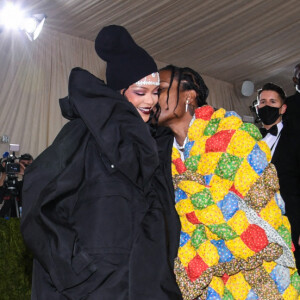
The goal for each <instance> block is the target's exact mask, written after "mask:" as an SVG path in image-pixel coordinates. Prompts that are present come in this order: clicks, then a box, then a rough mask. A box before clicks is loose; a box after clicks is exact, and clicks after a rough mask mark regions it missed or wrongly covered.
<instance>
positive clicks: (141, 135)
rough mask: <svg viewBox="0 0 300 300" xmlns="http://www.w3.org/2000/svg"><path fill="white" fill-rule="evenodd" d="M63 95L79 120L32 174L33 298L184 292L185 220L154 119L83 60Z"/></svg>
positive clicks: (29, 240) (27, 205) (26, 206)
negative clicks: (179, 274) (149, 121)
mask: <svg viewBox="0 0 300 300" xmlns="http://www.w3.org/2000/svg"><path fill="white" fill-rule="evenodd" d="M60 104H61V109H62V113H63V115H64V116H65V117H66V118H68V119H70V120H71V121H70V122H68V123H67V124H66V125H65V126H64V127H63V129H62V130H61V132H60V133H59V134H58V136H57V137H56V139H55V141H54V142H53V144H52V145H51V146H50V147H49V148H47V149H46V150H45V151H44V152H43V153H42V154H41V155H40V156H39V157H38V158H37V159H36V160H35V161H34V162H33V164H32V165H31V166H30V167H29V168H27V170H26V174H25V180H24V187H23V217H22V220H21V230H22V234H23V237H24V240H25V242H26V244H27V245H28V246H29V248H30V249H31V250H32V252H33V254H34V257H35V260H34V271H33V290H32V299H34V300H50V299H51V300H63V299H72V300H79V299H87V300H96V299H97V300H102V299H103V300H110V299H112V300H116V299H120V300H122V299H132V300H135V299H139V300H147V299H149V300H150V299H151V300H154V299H181V295H180V292H179V289H178V287H177V284H176V282H175V276H174V274H173V260H174V258H175V257H176V254H177V248H178V243H179V231H180V224H179V220H178V216H177V213H176V211H175V208H174V203H173V202H172V200H171V199H172V198H173V197H172V195H170V191H169V189H168V188H166V184H165V181H164V176H163V175H162V174H161V172H160V169H159V168H158V165H159V163H158V155H157V148H156V144H155V142H154V140H153V139H152V137H151V135H150V133H149V130H148V127H147V125H146V124H145V123H144V122H143V120H142V118H141V117H140V116H139V114H138V112H137V110H136V109H135V108H134V106H133V105H132V104H131V103H129V102H128V101H127V100H126V99H125V98H124V97H123V96H122V95H120V94H119V93H116V92H115V91H113V90H111V89H109V88H108V87H107V86H105V84H104V83H103V82H102V81H101V80H99V79H98V78H96V77H95V76H93V75H92V74H90V73H89V72H87V71H85V70H82V69H80V68H75V69H73V70H72V72H71V74H70V79H69V96H68V97H67V98H64V99H62V100H61V103H60Z"/></svg>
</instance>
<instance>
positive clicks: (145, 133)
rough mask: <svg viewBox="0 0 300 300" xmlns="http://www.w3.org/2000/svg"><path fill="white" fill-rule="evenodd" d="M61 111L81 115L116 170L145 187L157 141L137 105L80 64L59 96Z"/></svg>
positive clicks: (154, 165) (155, 159) (155, 164)
mask: <svg viewBox="0 0 300 300" xmlns="http://www.w3.org/2000/svg"><path fill="white" fill-rule="evenodd" d="M60 106H61V110H62V115H63V116H64V117H65V118H67V119H69V120H72V119H77V118H80V119H82V121H83V122H84V123H85V125H86V127H87V128H88V130H89V131H90V133H91V134H92V136H93V137H94V139H95V141H96V143H97V145H98V147H99V151H100V152H101V154H104V155H105V156H106V157H107V158H108V160H109V161H110V163H111V165H113V166H114V168H115V169H116V170H119V171H121V172H122V173H123V174H124V175H125V176H126V177H128V178H129V179H130V180H131V181H132V182H133V183H135V184H137V185H138V186H139V187H141V188H144V187H145V186H146V185H147V183H148V181H149V179H150V178H151V177H152V175H153V173H154V171H155V169H156V168H157V167H158V155H157V149H156V143H155V141H154V139H153V138H152V137H151V134H150V130H149V128H148V126H147V124H145V122H144V121H143V119H142V118H141V117H140V115H139V113H138V112H137V110H136V108H135V107H134V106H133V105H132V104H131V103H130V102H129V101H128V100H127V99H126V98H125V97H124V96H122V95H121V94H119V93H118V92H116V91H114V90H112V89H110V88H108V87H107V86H106V85H105V84H104V82H103V81H102V80H100V79H99V78H97V77H95V76H94V75H92V74H91V73H89V72H88V71H86V70H83V69H81V68H74V69H73V70H72V71H71V73H70V77H69V95H68V97H66V98H63V99H60Z"/></svg>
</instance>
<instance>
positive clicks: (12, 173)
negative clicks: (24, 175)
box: [0, 152, 20, 194]
mask: <svg viewBox="0 0 300 300" xmlns="http://www.w3.org/2000/svg"><path fill="white" fill-rule="evenodd" d="M18 160H19V158H18V157H16V156H15V153H14V152H13V154H12V155H9V156H8V157H7V158H4V159H2V160H1V164H0V171H1V172H5V173H6V176H7V177H6V180H5V181H4V187H5V188H7V189H8V190H10V191H11V192H12V193H13V194H18V188H17V179H18V174H19V172H20V163H19V162H18Z"/></svg>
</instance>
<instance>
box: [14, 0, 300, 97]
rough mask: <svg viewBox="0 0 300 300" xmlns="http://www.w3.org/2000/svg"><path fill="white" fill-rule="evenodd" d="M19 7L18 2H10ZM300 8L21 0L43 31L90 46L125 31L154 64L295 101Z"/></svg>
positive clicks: (278, 1) (195, 1)
mask: <svg viewBox="0 0 300 300" xmlns="http://www.w3.org/2000/svg"><path fill="white" fill-rule="evenodd" d="M15 2H21V3H22V1H15ZM299 4H300V2H299V0H239V1H237V0H206V1H204V0H151V1H150V0H135V1H134V0H133V1H131V0H127V1H125V0H116V1H112V0H102V1H101V0H23V6H24V7H25V6H26V7H27V8H28V10H29V11H30V12H31V13H45V14H46V15H47V16H48V18H47V20H46V23H45V26H47V27H48V28H49V29H52V30H55V31H60V32H63V33H66V34H70V35H73V36H77V37H81V38H84V39H88V40H94V39H95V37H96V35H97V33H98V31H99V29H100V28H102V27H103V26H106V25H109V24H120V25H123V26H125V27H126V28H127V29H128V30H129V32H130V33H131V34H132V35H133V37H134V39H135V40H136V41H137V42H138V43H139V44H140V45H141V46H143V47H144V48H145V49H146V50H147V51H148V52H149V53H150V54H151V55H152V56H153V57H154V58H155V59H156V60H158V61H161V62H165V63H173V64H175V65H180V66H189V67H192V68H194V69H196V70H197V71H198V72H199V73H201V74H205V75H208V76H211V77H214V78H217V79H221V80H224V81H227V82H230V83H233V84H235V85H236V86H240V84H241V82H242V81H243V80H246V79H249V80H252V81H254V83H255V87H256V88H259V87H260V86H261V85H262V84H263V83H264V82H268V81H272V82H274V83H277V84H279V85H281V86H282V87H284V88H285V89H286V91H287V93H288V94H291V93H293V91H294V89H293V84H292V80H291V78H292V75H293V68H294V66H295V64H297V63H299V62H300V52H299V49H300V38H299V36H298V30H299V29H300V5H299Z"/></svg>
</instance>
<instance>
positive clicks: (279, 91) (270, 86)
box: [257, 82, 286, 104]
mask: <svg viewBox="0 0 300 300" xmlns="http://www.w3.org/2000/svg"><path fill="white" fill-rule="evenodd" d="M263 91H274V92H276V93H277V94H278V95H279V96H280V98H281V100H282V104H284V103H285V100H286V94H285V92H284V90H283V89H282V88H281V87H280V86H279V85H277V84H274V83H272V82H268V83H266V84H264V85H263V87H262V88H261V89H260V90H258V92H257V93H258V96H260V94H261V93H262V92H263Z"/></svg>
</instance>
